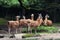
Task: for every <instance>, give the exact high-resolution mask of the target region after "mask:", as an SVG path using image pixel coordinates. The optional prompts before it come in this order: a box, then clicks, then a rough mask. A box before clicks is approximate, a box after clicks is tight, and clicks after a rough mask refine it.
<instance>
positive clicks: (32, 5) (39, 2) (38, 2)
mask: <svg viewBox="0 0 60 40" xmlns="http://www.w3.org/2000/svg"><path fill="white" fill-rule="evenodd" d="M22 4H23V6H24V7H25V8H27V9H34V10H43V9H45V8H46V6H47V4H46V2H45V0H22Z"/></svg>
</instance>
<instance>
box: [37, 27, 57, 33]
mask: <svg viewBox="0 0 60 40" xmlns="http://www.w3.org/2000/svg"><path fill="white" fill-rule="evenodd" d="M37 30H39V31H41V32H42V31H45V32H57V31H58V29H57V28H56V27H54V26H39V27H38V28H37Z"/></svg>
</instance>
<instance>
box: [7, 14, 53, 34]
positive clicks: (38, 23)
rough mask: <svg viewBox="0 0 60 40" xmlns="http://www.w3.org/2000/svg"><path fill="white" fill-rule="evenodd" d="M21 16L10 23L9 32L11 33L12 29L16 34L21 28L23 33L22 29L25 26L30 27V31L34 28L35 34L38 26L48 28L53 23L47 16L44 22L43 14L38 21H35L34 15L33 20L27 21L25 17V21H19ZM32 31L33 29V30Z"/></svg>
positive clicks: (32, 15)
mask: <svg viewBox="0 0 60 40" xmlns="http://www.w3.org/2000/svg"><path fill="white" fill-rule="evenodd" d="M19 18H20V16H16V20H15V21H13V20H12V21H8V31H9V33H10V31H11V28H14V29H16V33H17V30H18V28H20V32H21V31H22V30H21V28H22V27H23V26H28V31H29V28H30V29H31V28H32V27H33V28H35V32H36V28H37V27H38V26H41V25H42V24H43V25H46V26H51V25H52V21H51V20H49V19H48V18H49V16H48V15H47V14H46V15H45V19H44V20H43V17H42V15H41V14H39V15H38V18H37V19H36V20H34V14H31V19H26V17H25V16H23V19H19ZM31 31H32V29H31Z"/></svg>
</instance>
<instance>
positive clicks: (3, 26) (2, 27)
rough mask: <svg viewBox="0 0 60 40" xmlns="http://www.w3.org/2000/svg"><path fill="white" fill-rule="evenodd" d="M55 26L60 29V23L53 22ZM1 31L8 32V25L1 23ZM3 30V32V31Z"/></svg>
mask: <svg viewBox="0 0 60 40" xmlns="http://www.w3.org/2000/svg"><path fill="white" fill-rule="evenodd" d="M53 25H54V26H55V27H57V28H58V29H60V24H53ZM0 30H1V31H0V33H7V32H8V27H7V25H0ZM2 31H3V32H2Z"/></svg>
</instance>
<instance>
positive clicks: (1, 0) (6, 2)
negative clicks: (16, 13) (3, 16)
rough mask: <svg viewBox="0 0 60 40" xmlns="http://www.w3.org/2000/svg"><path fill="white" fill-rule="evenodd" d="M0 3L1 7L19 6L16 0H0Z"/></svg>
mask: <svg viewBox="0 0 60 40" xmlns="http://www.w3.org/2000/svg"><path fill="white" fill-rule="evenodd" d="M0 5H1V6H3V7H11V6H19V5H20V3H19V1H18V0H0Z"/></svg>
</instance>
